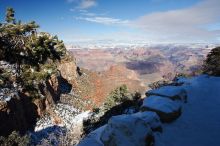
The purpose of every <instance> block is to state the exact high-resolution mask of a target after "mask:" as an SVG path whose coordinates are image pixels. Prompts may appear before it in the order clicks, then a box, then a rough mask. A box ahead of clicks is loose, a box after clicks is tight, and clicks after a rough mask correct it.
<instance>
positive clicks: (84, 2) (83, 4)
mask: <svg viewBox="0 0 220 146" xmlns="http://www.w3.org/2000/svg"><path fill="white" fill-rule="evenodd" d="M66 1H67V2H68V3H76V4H77V6H76V7H75V9H81V10H83V9H89V8H91V7H94V6H97V4H98V3H97V1H96V0H66ZM75 9H70V11H75Z"/></svg>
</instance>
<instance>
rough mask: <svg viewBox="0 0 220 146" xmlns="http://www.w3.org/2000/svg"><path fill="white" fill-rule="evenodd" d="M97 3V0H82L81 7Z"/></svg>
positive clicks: (88, 6)
mask: <svg viewBox="0 0 220 146" xmlns="http://www.w3.org/2000/svg"><path fill="white" fill-rule="evenodd" d="M96 5H97V2H96V0H81V3H80V5H79V8H80V9H88V8H91V7H94V6H96Z"/></svg>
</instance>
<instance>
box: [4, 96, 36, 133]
mask: <svg viewBox="0 0 220 146" xmlns="http://www.w3.org/2000/svg"><path fill="white" fill-rule="evenodd" d="M38 117H39V115H38V113H37V106H36V105H35V104H34V103H33V102H32V101H31V100H30V98H28V97H26V95H24V94H17V95H15V96H13V97H11V99H10V100H9V101H5V100H1V101H0V123H1V124H0V135H1V136H7V135H8V134H10V133H11V132H12V131H14V130H16V131H20V132H21V133H24V132H25V131H26V130H27V129H33V126H34V124H35V123H36V119H37V118H38Z"/></svg>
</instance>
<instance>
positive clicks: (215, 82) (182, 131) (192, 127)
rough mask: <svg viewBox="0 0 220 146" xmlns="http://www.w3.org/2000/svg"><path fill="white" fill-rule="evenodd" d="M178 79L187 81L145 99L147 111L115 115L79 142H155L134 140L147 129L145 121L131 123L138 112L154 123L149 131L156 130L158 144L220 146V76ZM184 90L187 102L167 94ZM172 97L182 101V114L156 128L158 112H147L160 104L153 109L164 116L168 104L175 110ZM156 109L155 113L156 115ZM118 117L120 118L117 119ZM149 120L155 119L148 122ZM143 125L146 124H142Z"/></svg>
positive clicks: (93, 145)
mask: <svg viewBox="0 0 220 146" xmlns="http://www.w3.org/2000/svg"><path fill="white" fill-rule="evenodd" d="M177 82H179V83H180V82H182V83H183V85H182V86H176V87H173V88H172V87H171V86H170V87H163V88H162V89H156V90H157V91H156V90H154V92H155V93H160V95H161V96H159V95H157V96H155V95H153V96H152V95H151V96H150V97H148V98H146V99H145V100H144V103H143V105H142V107H143V106H146V107H149V105H150V107H151V108H149V109H147V110H148V111H147V113H146V112H138V113H136V114H130V115H119V116H116V117H112V118H111V119H110V120H109V122H108V123H107V124H106V125H105V126H104V127H101V128H99V129H97V130H95V131H93V132H92V133H90V134H89V135H88V136H87V137H86V138H85V139H83V140H82V141H81V142H80V144H79V145H80V146H87V145H91V146H104V145H105V144H107V145H109V146H111V145H114V146H115V145H118V146H119V145H120V146H124V145H127V143H128V142H130V143H129V146H140V145H151V144H152V143H149V142H152V139H150V138H149V139H147V140H145V142H146V143H145V144H144V143H143V142H144V141H141V140H140V141H139V142H138V143H135V142H134V140H131V137H133V136H134V137H133V139H141V138H142V137H141V136H140V134H139V133H142V130H143V129H144V128H143V125H139V126H138V125H137V124H134V125H132V124H133V123H132V122H130V123H129V121H132V120H134V119H135V118H136V116H135V115H138V117H139V120H140V119H141V120H143V121H145V123H144V125H148V126H150V127H151V129H152V131H151V130H149V129H148V132H149V133H148V134H150V133H152V132H153V135H154V140H153V142H155V143H154V146H219V145H220V138H219V135H220V77H210V76H207V75H201V76H198V77H193V78H188V79H187V78H180V79H179V80H178V81H177ZM182 90H184V94H185V93H186V95H187V98H188V100H187V102H184V101H185V100H184V99H181V98H179V99H172V98H167V97H168V96H167V97H166V96H164V95H167V93H169V94H170V95H171V94H172V95H173V93H172V92H175V93H176V92H177V91H182ZM182 93H183V92H178V94H180V95H182ZM170 95H169V96H170ZM184 96H185V95H184ZM159 97H160V98H159ZM153 98H155V99H153ZM171 99H172V101H173V102H178V103H180V104H181V111H182V112H181V113H182V114H180V116H177V117H175V118H172V122H171V123H163V124H162V132H161V131H160V130H159V131H155V130H153V129H154V128H152V126H151V125H152V124H155V123H157V122H156V121H157V120H150V117H154V118H153V119H157V118H156V116H145V118H143V116H144V114H149V110H151V109H152V108H153V109H154V108H159V109H157V110H151V111H155V112H156V113H157V114H158V115H159V117H160V119H161V118H162V116H163V115H161V114H160V113H161V112H162V111H163V109H164V107H166V108H165V109H166V110H168V112H173V110H172V109H173V108H172V107H173V106H170V104H172V105H173V103H171ZM160 100H161V101H160ZM167 100H169V101H167ZM152 101H153V102H152ZM162 101H163V102H162ZM181 101H182V102H181ZM157 104H159V105H157ZM174 105H175V104H174ZM160 107H161V109H160ZM170 110H171V111H170ZM155 112H151V113H154V115H156V113H155ZM164 116H172V115H164ZM140 117H141V118H140ZM132 118H133V119H132ZM176 118H177V119H176ZM175 119H176V120H175ZM115 120H116V121H117V122H114V121H115ZM148 120H150V121H152V122H150V123H148V122H147V121H148ZM112 121H113V122H112ZM158 121H159V118H158ZM157 125H158V124H157ZM141 126H142V128H140V127H141ZM115 127H116V128H115ZM134 129H135V130H134ZM156 129H157V128H156ZM145 130H146V131H147V128H145ZM130 131H133V132H130ZM106 132H107V134H106ZM134 133H136V134H134ZM142 135H143V133H142ZM146 135H147V134H146ZM121 137H123V138H121ZM106 139H107V140H106ZM147 143H148V144H147Z"/></svg>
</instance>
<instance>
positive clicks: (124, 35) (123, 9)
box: [0, 0, 220, 43]
mask: <svg viewBox="0 0 220 146" xmlns="http://www.w3.org/2000/svg"><path fill="white" fill-rule="evenodd" d="M9 6H10V7H13V8H14V9H15V11H16V18H17V19H20V20H22V21H24V22H27V21H31V20H35V21H36V22H37V23H38V24H40V26H41V31H47V32H50V33H52V34H57V35H58V36H59V37H60V38H61V39H63V40H64V41H65V42H77V41H91V40H117V41H120V40H121V41H128V42H129V41H135V40H144V41H146V42H155V43H157V42H169V43H175V42H181V43H195V42H208V43H213V42H214V43H216V42H217V43H218V42H220V13H219V6H220V0H0V14H1V15H0V19H1V20H4V14H5V9H6V8H7V7H9Z"/></svg>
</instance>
